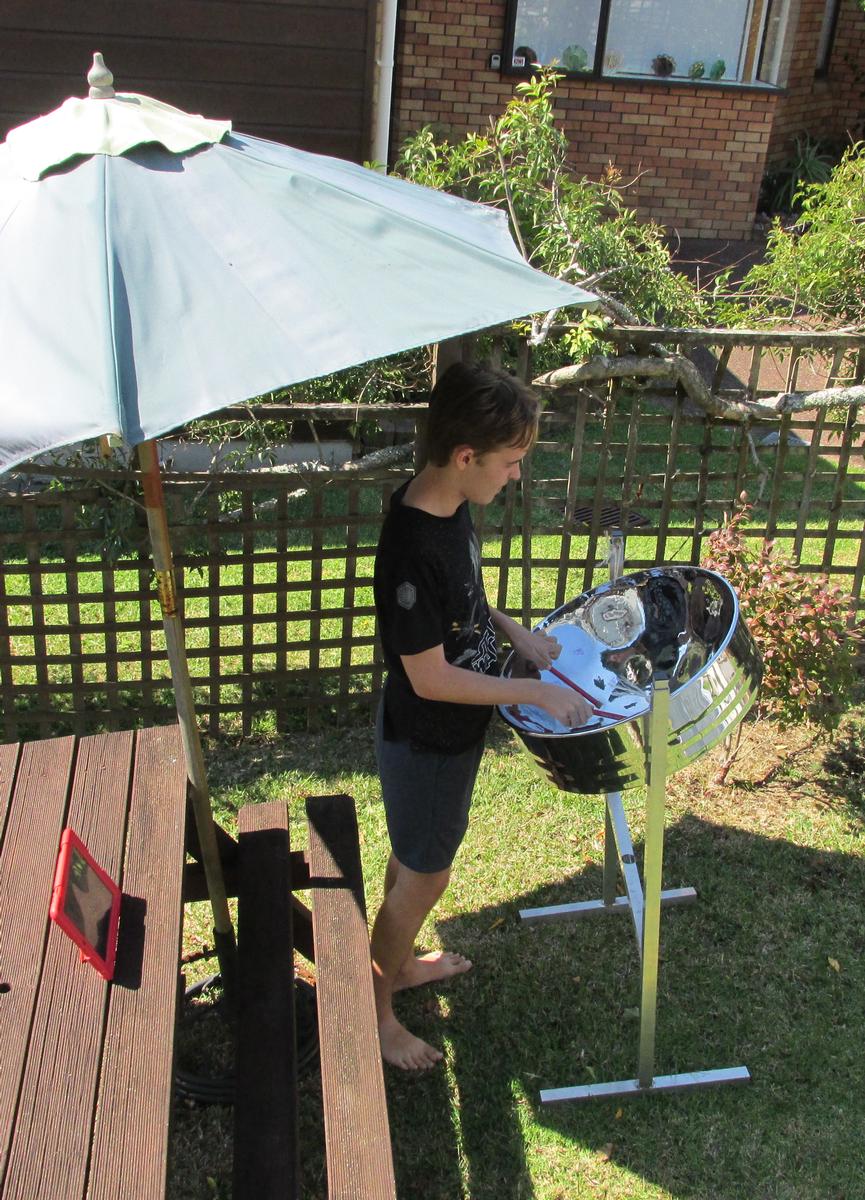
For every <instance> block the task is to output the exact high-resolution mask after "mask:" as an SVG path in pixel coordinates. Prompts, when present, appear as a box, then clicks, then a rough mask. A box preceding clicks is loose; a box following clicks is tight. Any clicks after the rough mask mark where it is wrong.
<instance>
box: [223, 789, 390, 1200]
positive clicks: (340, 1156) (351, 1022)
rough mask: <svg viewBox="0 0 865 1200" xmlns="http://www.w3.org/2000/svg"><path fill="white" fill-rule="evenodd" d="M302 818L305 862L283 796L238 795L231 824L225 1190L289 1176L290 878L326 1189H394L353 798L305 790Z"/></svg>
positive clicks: (292, 1066) (246, 1193)
mask: <svg viewBox="0 0 865 1200" xmlns="http://www.w3.org/2000/svg"><path fill="white" fill-rule="evenodd" d="M307 818H308V828H309V850H308V853H307V858H306V864H305V865H304V864H303V863H300V862H299V860H298V857H297V855H296V854H292V852H291V849H290V846H289V837H288V821H287V813H286V806H285V805H284V804H282V803H280V802H271V803H268V804H263V805H247V806H246V807H245V808H244V809H242V810H241V813H240V818H239V823H238V842H239V874H238V883H239V895H238V956H239V976H240V985H239V990H238V1026H239V1027H238V1051H237V1052H238V1061H237V1067H236V1080H237V1086H236V1094H235V1175H234V1200H253V1198H255V1200H270V1198H271V1197H295V1196H296V1195H297V1191H298V1187H299V1182H298V1181H299V1174H300V1171H299V1165H298V1157H299V1150H298V1145H297V1112H296V1104H297V1092H296V1049H295V1045H294V1036H293V1025H294V1013H293V974H294V971H293V960H292V944H293V941H294V942H296V943H297V944H298V946H300V941H301V938H298V937H296V936H295V935H296V934H297V932H298V930H303V929H304V925H305V921H306V917H305V915H304V913H305V910H304V909H303V908H302V906H300V905H299V903H298V902H297V900H296V898H293V897H292V889H293V888H309V889H310V892H311V896H312V931H313V938H312V941H313V946H312V947H311V950H312V954H313V955H314V959H315V964H316V997H317V1005H318V1025H319V1044H320V1059H321V1077H322V1097H323V1106H324V1126H325V1145H326V1155H327V1178H328V1196H329V1198H330V1200H360V1198H361V1197H362V1198H363V1200H395V1196H396V1189H395V1185H394V1175H393V1157H392V1153H391V1144H390V1129H389V1124H388V1117H387V1103H386V1098H385V1090H384V1078H383V1075H382V1064H381V1051H380V1048H379V1043H378V1028H377V1024H376V1019H375V1003H374V999H373V989H372V970H371V965H370V956H369V936H368V932H367V923H366V909H365V904H364V896H363V880H362V875H361V865H360V851H359V847H358V834H357V821H356V818H355V811H354V802H353V800H352V799H351V798H350V797H349V796H314V797H309V798H308V800H307ZM301 1151H302V1148H301Z"/></svg>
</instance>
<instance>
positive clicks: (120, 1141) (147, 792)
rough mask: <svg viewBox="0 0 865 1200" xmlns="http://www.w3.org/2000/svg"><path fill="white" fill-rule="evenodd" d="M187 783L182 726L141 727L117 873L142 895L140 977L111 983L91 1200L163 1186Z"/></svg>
mask: <svg viewBox="0 0 865 1200" xmlns="http://www.w3.org/2000/svg"><path fill="white" fill-rule="evenodd" d="M186 786H187V777H186V766H185V762H184V758H183V747H182V743H181V739H180V730H179V727H178V726H176V725H171V726H165V727H162V728H155V729H144V730H142V731H141V732H140V733H139V734H138V737H137V742H136V754H135V765H134V773H133V784H132V797H131V801H130V807H129V828H128V833H127V839H126V864H125V868H124V872H123V890H124V893H126V894H127V895H129V896H131V897H133V898H135V897H137V898H142V897H146V898H147V908H146V912H145V913H144V933H145V937H144V942H143V957H142V959H141V965H140V984H139V987H138V989H137V990H131V989H130V988H126V987H118V986H113V987H112V988H111V993H110V997H109V1008H108V1024H107V1028H106V1033H105V1046H104V1050H103V1059H102V1078H101V1081H100V1093H99V1111H98V1114H97V1123H96V1130H95V1135H94V1142H93V1153H92V1159H91V1172H90V1185H89V1189H88V1193H87V1195H88V1200H117V1196H118V1194H119V1193H118V1182H119V1181H120V1180H122V1181H123V1185H122V1194H123V1197H124V1200H138V1198H143V1197H147V1198H148V1200H149V1198H152V1197H157V1196H162V1195H163V1194H164V1189H165V1176H166V1170H167V1161H166V1159H167V1141H168V1139H167V1130H168V1125H169V1119H170V1113H171V1095H172V1083H173V1069H169V1070H166V1069H165V1063H166V1057H167V1058H168V1060H169V1062H173V1047H174V1032H175V1018H176V1007H175V1003H174V1000H175V999H176V996H177V989H178V970H179V961H180V935H181V925H182V899H181V889H182V866H183V861H184V850H183V842H184V824H185V820H184V818H185V799H186ZM167 998H168V1000H169V1002H168V1003H166V999H167Z"/></svg>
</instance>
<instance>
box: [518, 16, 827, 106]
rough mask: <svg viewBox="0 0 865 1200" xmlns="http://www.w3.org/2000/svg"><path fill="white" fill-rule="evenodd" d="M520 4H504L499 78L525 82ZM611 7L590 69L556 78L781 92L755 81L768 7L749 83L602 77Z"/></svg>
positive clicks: (778, 87)
mask: <svg viewBox="0 0 865 1200" xmlns="http://www.w3.org/2000/svg"><path fill="white" fill-rule="evenodd" d="M827 2H829V3H831V2H833V0H827ZM520 3H521V0H507V8H506V10H505V26H504V36H503V39H502V63H501V68H500V71H501V74H502V75H514V76H517V77H519V78H525V77H527V76H529V75H531V73H532V70H533V68H532V67H531V66H530V65H529V64H526V66H524V67H515V66H514V65H513V57H514V49H515V46H514V34H515V32H516V25H517V10H518V8H519V6H520ZM612 3H613V0H598V38H597V42H596V44H595V58H594V62H593V63H592V65H591V67H590V68H586V70H584V71H568V70H566V69H565V68H564V67H562V66H557V67H556V73H557V74H560V75H563V76H564V77H565V78H566V79H568V80H579V79H583V80H589V79H591V80H603V81H604V82H605V83H613V84H619V85H622V84H624V85H627V84H630V85H631V86H636V85H643V84H648V85H650V86H651V85H653V84H655V83H663V84H666V85H672V86H674V87H678V86H682V85H684V86H686V87H687V86H693V87H715V88H718V87H722V88H723V87H726V88H731V87H732V88H740V89H741V88H755V89H757V90H759V91H767V90H775V91H780V90H783V85H782V84H779V83H763V82H761V81H760V80H759V79H758V78H757V69H758V64H761V63H762V61H763V49H764V39H765V31H766V30H765V26H766V16H767V14H768V11H769V3H765V4H763V6H762V11H761V16H760V25H759V28H758V42H757V46H756V47H755V52H754V56H753V65H752V69H751V75H752V77H751V79H748V80H738V79H705V78H702V79H686V78H684V77H682V76H675V77H672V76H670V77H667V76H658V77H657V78H654V77H650V76H646V75H638V74H634V75H626V74H622V75H607V74H605V73H604V57H605V55H606V46H607V34H608V32H609V24H610V10H611V8H612ZM781 3H783V4H784V10H785V13H784V21H785V23H786V19H787V16H788V15H789V7H790V6H789V0H781ZM834 3H835V5H836V16H837V10H838V9H840V0H834ZM754 9H755V4H752V5H751V10H750V16H749V28H750V23H751V22H753V20H754ZM836 23H837V22H836ZM834 36H835V33H834V29H833V31H832V40H833V41H834ZM830 52H831V51H830Z"/></svg>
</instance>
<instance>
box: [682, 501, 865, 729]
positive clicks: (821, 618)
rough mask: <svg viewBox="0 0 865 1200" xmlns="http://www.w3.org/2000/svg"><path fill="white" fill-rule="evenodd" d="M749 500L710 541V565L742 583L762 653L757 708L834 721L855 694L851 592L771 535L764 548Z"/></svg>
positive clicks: (783, 718)
mask: <svg viewBox="0 0 865 1200" xmlns="http://www.w3.org/2000/svg"><path fill="white" fill-rule="evenodd" d="M750 514H751V508H750V505H748V504H746V503H743V505H742V506H741V507H740V508H738V509H737V511H736V512H734V514H733V516H732V517H730V518H729V519H728V520H727V521H726V522H725V523H724V525H723V526H722V528H721V529H719V530H717V531H716V532H715V533H713V534H712V535H711V536H710V537H709V539H708V542H709V555H708V557H707V559H706V561H705V566H707V567H709V568H710V569H711V570H714V571H718V572H719V574H721V575H723V576H724V577H725V578H726V579H728V580H729V582H730V583H731V584H732V585H733V587H734V588H735V589H736V592H737V593H738V596H739V604H740V606H741V610H742V615H743V616H744V618H745V620H746V621H747V623H748V628H749V629H750V630H751V633H752V635H753V637H754V641H755V642H756V643H757V646H758V647H759V650H760V653H761V654H762V656H763V672H764V673H763V686H762V689H761V694H760V701H759V711H760V712H761V713H762V714H763V715H765V716H770V717H773V718H775V719H776V720H778V721H779V722H780V723H781V724H782V725H792V724H795V723H797V722H800V721H808V722H811V723H814V724H818V725H823V726H825V727H832V726H833V725H835V724H837V722H838V718H839V717H840V715H841V712H842V711H843V709H844V707H845V706H846V705H847V704H848V703H849V701H850V699H851V693H852V688H853V685H854V682H855V680H856V666H855V658H856V653H857V650H858V648H859V643H860V641H861V634H860V631H859V630H857V629H851V628H849V626H848V614H849V611H850V597H849V596H848V595H846V594H845V593H844V592H843V591H842V589H841V588H839V587H837V586H836V585H832V584H830V583H829V580H828V579H827V578H826V577H825V576H814V575H807V574H805V573H803V572H802V571H800V570H799V569H798V566H797V563H796V561H795V560H794V559H793V558H791V557H790V556H789V555H786V554H784V553H783V552H782V551H780V550H779V549H778V548H777V547H776V546H775V544H774V542H772V541H770V540H764V541H763V542H762V544H761V545H760V546H759V548H758V547H756V546H755V544H754V542H753V539H751V540H750V541H749V539H748V538H747V534H746V526H747V524H748V520H749V517H750Z"/></svg>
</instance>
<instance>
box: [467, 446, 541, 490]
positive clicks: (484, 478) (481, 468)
mask: <svg viewBox="0 0 865 1200" xmlns="http://www.w3.org/2000/svg"><path fill="white" fill-rule="evenodd" d="M528 452H529V447H528V446H499V447H498V448H497V449H495V450H488V451H487V452H486V454H478V453H477V451H476V450H473V449H472V448H471V447H470V446H463V447H461V448H460V449H459V450H458V451H457V452H456V454H457V464H458V466H459V467H460V468H461V477H460V478H461V483H462V490H463V493H464V494H465V497H466V499H467V500H470V501H471V502H472V503H473V504H489V503H490V502H491V501H492V500H495V498H496V496H497V495H498V494H499V492H500V491H501V490H502V488H503V487H506V486H507V484H508V483H510V481H511V480H512V479H519V477H520V463H521V462H522V461H523V459H524V458H525V457H526V455H527V454H528Z"/></svg>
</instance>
